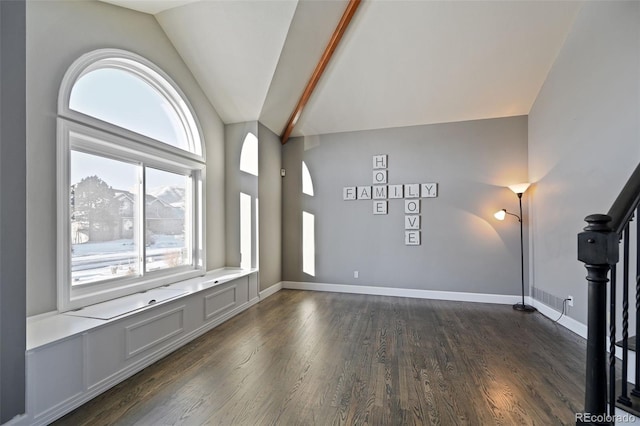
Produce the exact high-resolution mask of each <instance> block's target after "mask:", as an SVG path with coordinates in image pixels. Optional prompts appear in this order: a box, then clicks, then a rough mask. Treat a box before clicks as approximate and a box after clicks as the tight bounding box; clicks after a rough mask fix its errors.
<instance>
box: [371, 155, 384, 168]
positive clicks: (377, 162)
mask: <svg viewBox="0 0 640 426" xmlns="http://www.w3.org/2000/svg"><path fill="white" fill-rule="evenodd" d="M373 168H374V169H386V168H387V154H382V155H374V156H373Z"/></svg>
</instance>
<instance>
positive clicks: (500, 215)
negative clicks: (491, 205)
mask: <svg viewBox="0 0 640 426" xmlns="http://www.w3.org/2000/svg"><path fill="white" fill-rule="evenodd" d="M506 215H507V211H506V210H505V209H502V210H499V211H497V212H495V213H494V214H493V217H495V218H496V219H498V220H504V218H505V216H506Z"/></svg>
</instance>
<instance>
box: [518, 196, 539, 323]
mask: <svg viewBox="0 0 640 426" xmlns="http://www.w3.org/2000/svg"><path fill="white" fill-rule="evenodd" d="M517 195H518V202H519V204H520V217H518V222H520V282H521V284H522V303H516V304H515V305H513V309H515V310H516V311H522V312H535V310H536V308H534V307H533V306H529V305H526V304H525V303H524V233H523V231H522V227H523V225H522V192H518V193H517Z"/></svg>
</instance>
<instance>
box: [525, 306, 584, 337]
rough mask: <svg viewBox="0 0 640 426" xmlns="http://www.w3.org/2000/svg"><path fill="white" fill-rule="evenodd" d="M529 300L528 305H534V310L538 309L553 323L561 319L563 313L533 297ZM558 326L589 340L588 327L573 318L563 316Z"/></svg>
mask: <svg viewBox="0 0 640 426" xmlns="http://www.w3.org/2000/svg"><path fill="white" fill-rule="evenodd" d="M528 299H529V301H528V303H529V304H530V305H532V306H533V307H534V308H536V309H537V310H538V312H540V313H541V314H542V315H544V316H545V317H547V318H549V319H551V320H553V321H555V320H557V319H558V317H560V314H561V312H558V311H556V310H555V309H553V308H550V307H549V306H547V305H545V304H544V303H542V302H540V301H538V300H536V299H534V298H532V297H528ZM558 324H560V325H561V326H563V327H565V328H566V329H568V330H570V331H572V332H574V333H575V334H577V335H578V336H580V337H582V338H584V339H586V338H587V326H586V325H585V324H583V323H581V322H579V321H576V320H574V319H573V318H571V317H568V316H566V315H563V316H562V318H560V321H558Z"/></svg>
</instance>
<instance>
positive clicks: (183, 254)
mask: <svg viewBox="0 0 640 426" xmlns="http://www.w3.org/2000/svg"><path fill="white" fill-rule="evenodd" d="M189 181H190V178H189V176H184V175H180V174H177V173H171V172H165V171H162V170H157V169H152V168H150V167H147V168H146V181H145V193H146V200H145V245H146V270H147V271H155V270H158V269H167V268H173V267H176V266H180V265H188V264H191V263H192V262H191V253H190V249H189V247H190V246H191V245H190V244H189V241H188V240H189V239H188V237H187V235H189V234H188V233H187V231H186V230H187V228H189V227H190V223H188V222H187V221H186V218H187V217H188V215H187V214H185V211H190V205H189V204H188V203H189V199H190V197H189V196H188V194H187V188H189Z"/></svg>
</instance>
